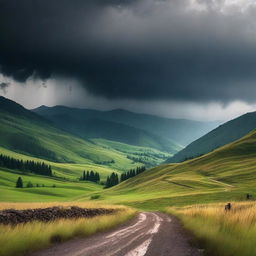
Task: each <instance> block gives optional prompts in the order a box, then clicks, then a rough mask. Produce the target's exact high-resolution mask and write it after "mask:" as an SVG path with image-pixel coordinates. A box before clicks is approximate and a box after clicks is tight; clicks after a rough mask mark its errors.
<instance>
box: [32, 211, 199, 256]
mask: <svg viewBox="0 0 256 256" xmlns="http://www.w3.org/2000/svg"><path fill="white" fill-rule="evenodd" d="M189 239H190V238H189V236H188V234H187V233H186V232H185V231H184V230H183V229H182V227H181V226H180V223H179V222H178V221H177V219H176V218H173V217H169V216H168V215H165V214H162V213H153V212H144V213H140V214H139V215H138V217H136V218H135V219H134V220H132V221H130V222H129V223H128V224H126V225H123V226H122V227H119V228H118V229H116V230H114V231H111V232H106V233H101V234H97V235H94V236H92V237H90V238H84V239H81V238H80V239H74V240H71V241H68V242H66V243H63V244H58V245H56V246H53V247H52V248H49V249H46V250H44V251H41V252H38V253H36V254H33V256H144V255H145V256H199V255H201V254H200V253H199V250H198V249H196V248H193V247H191V246H190V245H189V241H188V240H189Z"/></svg>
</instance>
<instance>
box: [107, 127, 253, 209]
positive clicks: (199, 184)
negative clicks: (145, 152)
mask: <svg viewBox="0 0 256 256" xmlns="http://www.w3.org/2000/svg"><path fill="white" fill-rule="evenodd" d="M255 145H256V131H253V132H251V133H250V134H248V135H246V136H245V137H243V138H242V139H240V140H238V141H236V142H234V143H231V144H229V145H226V146H224V147H222V148H220V149H218V150H216V151H214V152H212V153H209V154H207V155H205V156H202V157H199V158H196V159H193V160H190V161H186V162H184V163H180V164H166V165H161V166H158V167H156V168H153V169H151V170H149V171H146V172H145V173H142V174H140V175H139V176H137V177H135V178H132V179H130V180H128V181H126V182H124V183H121V184H120V185H118V186H116V187H114V188H113V189H111V190H109V191H108V192H107V193H104V194H103V195H102V199H109V200H111V201H113V202H122V203H126V204H129V205H134V206H137V207H142V208H148V209H152V208H153V209H158V208H161V207H165V206H171V205H189V204H197V203H207V202H216V201H224V202H225V201H228V200H243V199H245V195H246V193H252V194H254V193H256V187H255V179H256V168H255V166H256V146H255Z"/></svg>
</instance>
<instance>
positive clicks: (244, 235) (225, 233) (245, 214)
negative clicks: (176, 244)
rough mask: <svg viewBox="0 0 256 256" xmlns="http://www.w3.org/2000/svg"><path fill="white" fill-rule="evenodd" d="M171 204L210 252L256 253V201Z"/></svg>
mask: <svg viewBox="0 0 256 256" xmlns="http://www.w3.org/2000/svg"><path fill="white" fill-rule="evenodd" d="M231 206H232V207H231V209H230V210H225V203H218V204H208V205H207V204H206V205H195V206H187V207H179V208H177V207H170V208H167V209H166V211H167V212H168V213H170V214H174V215H176V216H178V217H179V218H180V219H181V221H182V222H183V224H184V226H185V228H186V229H188V230H190V231H192V232H193V234H194V235H195V237H196V238H197V241H198V243H199V245H200V247H201V248H204V249H205V252H206V255H211V256H241V255H243V256H253V255H256V247H255V242H256V202H254V201H249V202H234V203H231Z"/></svg>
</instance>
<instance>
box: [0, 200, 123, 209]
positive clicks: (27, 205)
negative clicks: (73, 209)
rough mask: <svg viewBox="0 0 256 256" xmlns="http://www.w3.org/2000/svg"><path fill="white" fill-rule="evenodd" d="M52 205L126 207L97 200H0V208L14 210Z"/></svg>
mask: <svg viewBox="0 0 256 256" xmlns="http://www.w3.org/2000/svg"><path fill="white" fill-rule="evenodd" d="M54 206H62V207H69V206H78V207H81V208H111V209H126V207H125V206H122V205H110V204H102V203H98V202H50V203H49V202H46V203H12V202H10V203H8V202H0V210H4V209H16V210H24V209H37V208H47V207H54Z"/></svg>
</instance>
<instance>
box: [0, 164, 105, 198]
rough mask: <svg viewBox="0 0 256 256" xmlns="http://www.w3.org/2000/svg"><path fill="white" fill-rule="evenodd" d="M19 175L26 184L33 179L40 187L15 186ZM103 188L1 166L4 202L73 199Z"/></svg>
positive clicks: (89, 183) (0, 191)
mask: <svg viewBox="0 0 256 256" xmlns="http://www.w3.org/2000/svg"><path fill="white" fill-rule="evenodd" d="M18 177H22V180H23V183H24V185H25V186H26V184H27V183H28V182H29V181H31V182H32V183H33V185H34V186H36V184H38V185H39V186H40V187H33V188H26V187H24V188H15V183H16V180H17V178H18ZM42 185H44V187H43V186H42ZM53 185H54V186H56V187H53ZM101 190H102V186H100V185H98V184H95V183H92V182H78V181H77V182H75V181H66V180H62V179H59V178H52V177H45V176H40V175H34V174H23V173H21V172H19V171H11V170H8V169H3V168H0V201H2V202H49V201H53V202H55V201H71V200H76V198H78V197H80V196H81V195H86V194H90V193H92V192H95V191H101Z"/></svg>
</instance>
